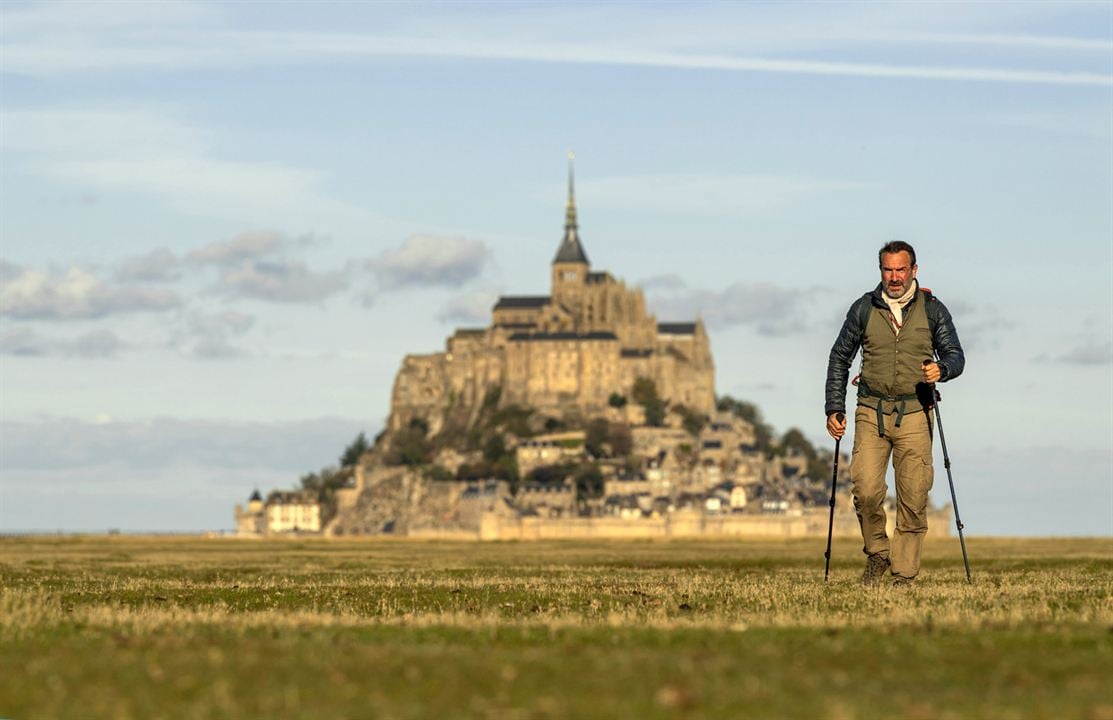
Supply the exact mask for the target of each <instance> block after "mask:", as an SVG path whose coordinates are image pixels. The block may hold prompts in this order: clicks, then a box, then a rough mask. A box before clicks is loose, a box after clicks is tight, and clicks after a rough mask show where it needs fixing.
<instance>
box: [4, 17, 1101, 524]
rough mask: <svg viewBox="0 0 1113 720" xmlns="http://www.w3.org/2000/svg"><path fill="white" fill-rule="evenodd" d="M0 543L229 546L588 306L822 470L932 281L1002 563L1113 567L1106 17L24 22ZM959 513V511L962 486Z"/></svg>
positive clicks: (975, 476)
mask: <svg viewBox="0 0 1113 720" xmlns="http://www.w3.org/2000/svg"><path fill="white" fill-rule="evenodd" d="M0 43H2V45H0V159H2V162H0V529H8V530H12V529H56V528H57V529H70V530H82V529H91V530H96V529H104V528H107V527H120V528H125V529H208V528H225V527H230V526H231V524H232V518H231V511H230V508H231V505H232V504H233V503H235V502H237V501H241V500H242V499H243V498H245V497H246V496H247V494H248V493H250V491H251V490H252V489H253V488H254V487H256V486H258V487H260V488H262V489H267V488H271V487H287V486H291V485H293V484H294V483H295V482H296V480H297V477H298V475H299V474H300V473H302V472H305V471H308V470H312V469H316V468H318V467H320V466H322V465H325V464H327V463H330V462H334V461H335V459H336V457H337V456H338V455H339V453H340V451H341V450H342V448H343V446H344V445H345V444H346V443H347V442H348V441H349V440H350V439H351V438H352V437H353V436H354V435H355V434H356V433H357V432H358V431H359V430H366V431H368V432H369V433H374V432H376V431H377V430H378V429H380V428H381V426H382V423H383V420H384V418H385V415H386V413H387V411H388V407H389V396H390V385H391V382H392V379H393V376H394V373H395V371H396V370H397V368H398V366H399V364H400V362H401V360H402V357H403V355H404V354H405V353H407V352H431V351H435V350H437V349H440V348H441V347H442V344H443V340H444V337H445V336H446V335H447V334H449V333H450V332H451V329H452V328H453V327H455V326H458V325H474V324H482V323H483V322H484V318H485V315H486V313H487V311H488V309H489V307H490V305H491V303H492V301H493V299H494V298H495V297H496V296H497V295H498V294H499V293H543V292H546V291H547V283H548V265H549V262H550V260H551V258H552V254H553V252H554V251H555V249H556V247H557V244H558V240H559V238H560V233H561V229H562V228H561V225H562V222H563V202H564V173H565V162H566V161H565V156H566V154H567V152H568V151H569V150H575V151H576V154H577V198H578V203H579V209H580V229H581V235H582V237H583V240H584V243H585V246H586V249H587V252H588V254H589V257H590V258H591V260H592V263H593V265H594V266H595V267H597V268H600V269H608V270H611V271H612V272H614V273H616V274H617V275H619V276H620V277H623V278H624V279H626V280H627V282H629V283H633V284H641V285H642V286H643V287H644V288H645V289H646V293H647V296H648V297H649V300H650V305H651V308H652V309H654V310H655V311H656V312H657V314H658V316H659V318H660V319H662V320H683V319H689V318H691V317H694V316H695V315H696V314H697V313H700V314H702V316H703V317H704V319H705V320H706V321H707V323H708V325H709V327H710V332H711V339H712V347H713V350H714V353H715V358H716V364H717V389H718V391H719V392H720V393H729V394H732V395H735V396H738V397H742V398H746V399H750V400H753V401H756V402H758V403H759V404H760V405H761V407H762V408H763V410H764V411H765V414H766V416H767V417H768V418H769V420H770V421H771V422H772V423H773V424H774V425H775V426H776V428H777V429H778V430H781V431H783V430H785V429H787V428H788V427H790V426H798V427H800V428H802V429H803V430H804V431H805V432H806V433H807V434H808V435H809V436H811V437H812V438H813V439H814V440H816V441H817V442H824V443H825V442H827V441H826V439H825V435H824V434H823V417H822V381H823V373H824V369H825V365H826V358H827V352H828V350H829V348H830V345H831V342H832V341H833V339H834V336H835V333H836V332H837V329H838V325H839V322H840V321H841V318H842V316H843V315H844V314H845V312H846V308H847V307H848V306H849V304H850V302H851V301H852V300H853V299H854V298H855V297H856V296H857V295H859V294H861V293H862V292H864V291H866V290H868V289H870V288H872V287H873V286H874V285H875V284H876V282H877V271H876V261H875V257H876V256H875V253H876V250H877V248H878V247H879V246H880V245H881V244H882V243H884V242H885V241H887V240H890V239H893V238H901V239H905V240H908V241H909V242H912V243H913V244H914V245H915V246H916V247H917V250H918V253H919V259H920V279H921V280H922V281H923V284H924V285H926V286H928V287H931V288H932V289H933V290H934V291H935V292H936V293H937V295H938V296H939V297H940V298H941V299H943V300H944V302H946V303H947V304H948V306H949V307H950V308H951V310H952V312H953V314H954V316H955V319H956V323H957V326H958V329H959V332H960V335H961V337H962V339H963V341H964V344H965V345H966V347H967V355H968V364H967V373H966V374H965V375H964V376H963V377H962V378H961V379H960V380H958V381H956V382H955V383H953V384H950V385H947V386H945V387H944V405H943V412H944V422H945V427H946V430H947V435H948V445H949V449H950V450H951V455H952V459H953V461H954V470H955V475H956V482H957V484H958V489H959V499H960V503H961V508H962V511H963V517H964V520H965V521H966V524H967V527H968V530H969V532H971V533H974V534H1105V535H1108V534H1110V533H1111V532H1113V321H1111V320H1110V311H1111V309H1113V281H1111V279H1110V278H1111V277H1113V7H1111V6H1110V5H1109V4H1108V3H1061V2H1057V3H1038V2H1026V3H999V2H995V3H923V4H916V3H899V4H875V3H845V4H840V3H707V4H700V3H683V4H681V3H675V4H673V3H653V4H649V3H641V4H639V3H610V4H605V5H593V4H579V3H517V4H515V3H486V4H483V3H452V4H421V3H405V4H401V3H400V4H390V3H375V4H371V3H335V4H329V3H312V4H310V3H233V4H215V3H191V2H164V3H157V4H156V3H151V4H143V3H111V2H96V3H92V2H87V3H66V2H52V3H17V2H8V3H4V4H3V5H0ZM934 495H935V497H936V499H937V500H939V501H941V502H942V501H944V500H946V499H947V498H946V478H945V475H944V474H943V472H942V463H941V462H939V463H938V472H937V482H936V491H935V494H934Z"/></svg>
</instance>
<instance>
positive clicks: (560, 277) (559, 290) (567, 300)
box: [552, 153, 590, 312]
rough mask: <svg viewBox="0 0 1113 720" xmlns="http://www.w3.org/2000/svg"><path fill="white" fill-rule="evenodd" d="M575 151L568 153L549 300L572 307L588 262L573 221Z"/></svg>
mask: <svg viewBox="0 0 1113 720" xmlns="http://www.w3.org/2000/svg"><path fill="white" fill-rule="evenodd" d="M575 159H576V155H575V153H568V203H567V205H565V209H564V237H563V238H562V239H561V242H560V247H559V248H558V249H557V254H556V257H554V258H553V293H552V295H553V302H554V303H556V304H558V305H563V306H564V307H565V308H566V309H568V310H570V311H573V312H574V311H575V310H576V308H578V307H579V306H580V305H581V304H582V302H583V295H584V285H586V284H587V272H588V269H589V268H590V264H589V263H588V260H587V254H586V253H585V252H584V248H583V245H581V244H580V233H579V229H578V227H577V225H576V190H575V179H574V173H573V162H574V161H575Z"/></svg>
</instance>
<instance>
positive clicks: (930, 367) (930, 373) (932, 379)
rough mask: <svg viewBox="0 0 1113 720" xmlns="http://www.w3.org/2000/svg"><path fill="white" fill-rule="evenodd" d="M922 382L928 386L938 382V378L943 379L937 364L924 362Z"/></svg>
mask: <svg viewBox="0 0 1113 720" xmlns="http://www.w3.org/2000/svg"><path fill="white" fill-rule="evenodd" d="M922 369H923V371H924V382H926V383H928V384H929V385H930V384H932V383H937V382H939V378H941V377H943V372H942V371H941V370H940V369H939V364H938V363H935V362H932V361H931V360H924V364H923V368H922Z"/></svg>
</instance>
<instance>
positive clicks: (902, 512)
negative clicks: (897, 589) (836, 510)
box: [850, 406, 935, 578]
mask: <svg viewBox="0 0 1113 720" xmlns="http://www.w3.org/2000/svg"><path fill="white" fill-rule="evenodd" d="M884 426H885V431H884V434H883V435H879V434H878V432H877V413H876V411H875V410H874V409H873V408H867V407H862V406H858V409H857V410H855V411H854V453H853V457H852V459H851V464H850V481H851V490H852V492H853V496H854V510H855V512H857V513H858V523H859V524H860V525H861V526H862V539H863V540H864V541H865V547H864V548H863V549H864V550H865V552H866V554H868V555H875V554H880V556H881V557H887V558H889V562H890V563H891V568H890V571H891V572H892V574H893V575H894V576H899V577H903V578H914V577H916V575H917V574H918V573H919V572H920V551H921V549H922V548H923V544H924V534H925V533H926V532H927V506H928V492H929V491H930V490H931V486H932V483H933V482H934V480H935V469H934V468H933V467H932V454H931V440H932V434H933V431H932V418H931V415H930V414H929V413H927V412H923V411H920V412H908V413H907V414H906V415H904V417H903V418H902V419H901V423H900V427H897V425H896V414H895V413H893V414H888V415H886V416H885V418H884ZM890 455H892V458H893V470H894V472H895V475H896V501H897V503H896V513H897V517H896V523H895V529H894V531H893V539H892V543H891V544H890V542H889V536H888V535H887V534H886V533H885V520H886V516H885V497H886V495H888V487H887V486H886V484H885V473H886V471H887V470H888V466H889V456H890Z"/></svg>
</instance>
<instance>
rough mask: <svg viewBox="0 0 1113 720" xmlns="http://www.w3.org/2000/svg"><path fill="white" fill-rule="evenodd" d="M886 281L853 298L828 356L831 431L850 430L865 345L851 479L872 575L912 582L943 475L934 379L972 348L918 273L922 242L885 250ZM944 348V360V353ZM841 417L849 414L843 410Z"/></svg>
mask: <svg viewBox="0 0 1113 720" xmlns="http://www.w3.org/2000/svg"><path fill="white" fill-rule="evenodd" d="M878 261H879V265H880V267H881V283H880V284H879V285H878V286H877V287H876V288H875V289H874V290H873V292H870V293H866V294H865V295H863V296H862V297H861V298H859V299H858V300H857V301H856V302H855V303H854V304H853V305H851V306H850V310H849V312H847V314H846V320H845V321H844V322H843V325H842V330H840V331H839V336H838V338H837V339H836V340H835V344H834V345H833V346H832V347H831V356H830V359H829V360H828V362H827V387H826V406H825V409H824V411H825V413H826V414H827V432H828V433H829V434H830V435H831V437H833V438H841V437H842V436H843V435H844V434H845V433H846V417H845V415H844V413H845V412H846V381H847V376H848V375H849V371H850V365H851V363H852V361H853V360H854V356H855V354H856V353H857V352H858V348H861V349H862V367H861V375H860V376H859V378H858V381H857V385H858V407H857V408H856V409H855V411H854V428H855V430H854V455H853V460H852V463H851V466H850V480H851V483H852V486H853V493H854V510H855V512H857V513H858V523H859V524H860V525H861V527H862V540H863V541H864V543H865V545H864V547H863V551H864V552H865V553H866V556H867V559H866V570H865V572H864V573H863V574H862V582H863V583H864V584H867V585H874V584H877V583H880V582H881V580H882V579H883V578H884V576H885V573H886V571H890V572H891V573H892V576H893V584H894V585H907V584H910V583H911V582H912V581H913V580H914V579H915V578H916V575H917V574H918V573H919V572H920V549H921V547H922V545H923V540H924V533H925V532H927V504H928V491H929V490H931V485H932V481H933V480H934V469H933V467H932V453H931V441H932V422H931V415H930V413H929V412H928V410H929V408H930V407H931V403H932V402H934V399H935V396H934V390H933V388H932V384H933V383H936V382H946V381H947V380H953V379H954V378H956V377H958V376H959V375H960V374H961V373H962V369H963V365H964V364H965V357H964V356H963V353H962V346H961V345H960V344H959V340H958V334H957V333H956V332H955V326H954V323H953V322H952V321H951V314H950V313H949V312H948V311H947V308H946V307H945V306H944V305H943V303H942V302H940V301H939V299H938V298H936V297H935V296H934V295H932V294H931V291H929V290H926V289H923V288H920V286H919V283H918V282H917V281H916V269H917V268H916V251H915V250H913V249H912V246H911V245H909V244H908V243H906V242H901V241H899V240H896V241H893V242H890V243H887V244H886V245H885V246H884V247H882V248H881V250H880V252H878ZM936 356H938V358H939V359H938V361H936V360H935V357H936ZM840 418H841V419H840ZM890 455H892V458H893V469H894V471H895V474H896V513H897V517H896V529H895V531H894V533H893V539H892V543H891V544H890V542H889V537H888V535H887V534H886V533H885V507H884V505H885V496H886V494H887V492H888V488H887V487H886V485H885V472H886V469H887V468H888V465H889V456H890Z"/></svg>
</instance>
